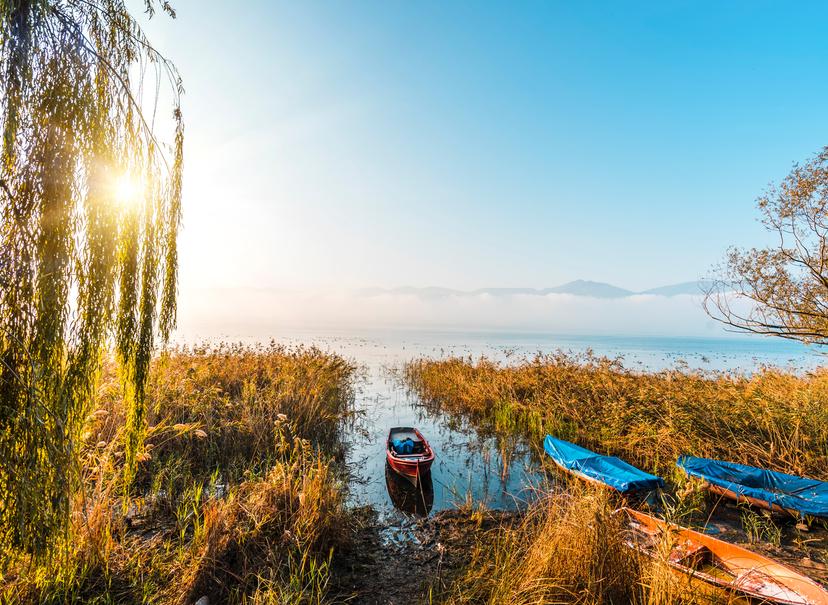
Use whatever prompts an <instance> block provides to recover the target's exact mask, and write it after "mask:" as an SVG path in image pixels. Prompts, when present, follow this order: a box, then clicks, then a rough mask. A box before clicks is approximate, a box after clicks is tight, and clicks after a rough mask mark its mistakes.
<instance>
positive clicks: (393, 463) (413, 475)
mask: <svg viewBox="0 0 828 605" xmlns="http://www.w3.org/2000/svg"><path fill="white" fill-rule="evenodd" d="M408 440H410V441H411V443H410V448H409V449H410V450H411V453H398V452H397V451H396V450H395V449H394V442H395V441H396V442H398V443H404V442H407V441H408ZM385 457H386V459H387V460H388V465H389V466H390V467H391V468H392V469H393V470H394V471H395V472H397V473H398V474H400V475H402V476H403V477H405V478H406V479H408V480H409V481H411V482H412V483H414V485H417V484H418V483H419V481H420V477H422V476H423V475H426V474H427V473H429V472H430V470H431V464H432V463H433V462H434V451H433V450H432V449H431V446H430V445H429V444H428V441H426V438H425V437H423V434H422V433H421V432H420V431H418V430H417V429H415V428H413V427H410V426H395V427H394V428H392V429H391V430H390V431H388V441H387V443H386V447H385Z"/></svg>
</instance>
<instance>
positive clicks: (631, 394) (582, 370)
mask: <svg viewBox="0 0 828 605" xmlns="http://www.w3.org/2000/svg"><path fill="white" fill-rule="evenodd" d="M404 377H405V379H406V381H407V383H408V384H409V385H410V387H411V388H412V389H414V390H415V391H416V392H417V393H418V394H419V395H420V396H421V398H422V399H423V400H424V401H426V402H427V405H429V406H431V407H432V408H434V409H437V410H442V411H444V412H448V413H450V414H452V415H459V416H461V417H464V418H467V419H468V420H470V421H471V422H472V423H473V424H474V425H475V426H477V427H478V428H480V429H482V430H484V431H489V432H492V433H494V434H495V435H497V436H498V437H499V438H501V439H504V440H514V439H516V438H520V439H525V440H528V441H529V442H530V443H531V444H534V445H535V446H540V444H541V443H542V440H543V437H544V436H545V435H546V434H552V435H555V436H558V437H561V438H563V439H568V440H571V441H575V442H577V443H579V444H581V445H583V446H585V447H589V448H591V449H594V450H596V451H599V452H601V453H606V454H611V455H617V456H620V457H622V458H623V459H625V460H627V461H629V462H631V463H633V464H635V465H637V466H640V467H641V468H644V469H645V470H648V471H650V472H654V473H658V474H662V475H664V476H666V477H668V478H673V479H675V480H676V481H680V480H681V476H680V473H679V472H678V471H677V470H676V467H675V461H676V458H677V457H678V456H679V455H681V454H691V455H696V456H704V457H713V458H721V459H725V460H731V461H734V462H741V463H745V464H751V465H756V466H762V467H766V468H770V469H773V470H778V471H783V472H789V473H794V474H800V475H807V476H810V477H814V478H818V479H823V480H828V370H817V371H815V372H811V373H806V374H802V375H798V374H794V373H790V372H784V371H781V370H778V369H772V368H766V369H762V370H760V371H758V372H756V373H754V374H752V375H749V376H748V375H741V374H733V373H715V372H700V371H686V370H664V371H661V372H652V373H643V372H636V371H632V370H629V369H626V368H624V367H623V365H622V364H621V363H620V362H619V361H618V360H611V359H606V358H600V357H595V356H593V355H567V354H564V353H557V354H550V355H539V356H536V357H533V358H530V359H524V360H522V361H519V362H517V363H510V364H508V365H506V364H499V363H496V362H494V361H491V360H489V359H486V358H480V359H477V360H474V359H471V358H458V357H455V358H449V359H444V360H430V359H420V360H415V361H413V362H411V363H409V364H408V365H407V366H406V367H405V370H404Z"/></svg>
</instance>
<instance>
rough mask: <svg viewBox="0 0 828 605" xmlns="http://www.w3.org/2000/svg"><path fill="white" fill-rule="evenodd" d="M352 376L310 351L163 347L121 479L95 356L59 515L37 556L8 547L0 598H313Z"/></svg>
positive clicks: (322, 576) (117, 394) (322, 567)
mask: <svg viewBox="0 0 828 605" xmlns="http://www.w3.org/2000/svg"><path fill="white" fill-rule="evenodd" d="M354 372H355V368H354V366H353V365H351V364H349V363H347V362H345V361H344V360H343V359H342V358H340V357H338V356H336V355H332V354H327V353H323V352H321V351H319V350H316V349H313V348H310V349H304V348H299V349H287V348H283V347H279V346H275V345H271V346H269V347H255V348H253V347H244V346H239V345H220V346H217V347H214V348H209V347H202V348H197V349H177V350H172V351H168V352H165V353H163V354H162V355H161V356H159V357H158V358H157V359H156V360H155V361H154V362H153V364H152V368H151V375H150V378H149V381H148V387H147V398H148V410H147V413H148V429H147V431H146V433H145V436H144V439H143V442H142V445H141V447H140V448H139V456H138V460H139V465H138V472H137V474H136V476H135V480H134V481H133V482H132V483H131V484H130V485H128V486H127V485H125V484H124V482H123V480H122V479H123V476H124V474H123V469H124V427H125V422H126V420H125V418H126V414H125V405H124V395H123V387H122V384H123V381H122V379H121V377H120V376H119V375H118V374H117V371H116V369H115V365H114V364H105V366H104V370H103V371H102V373H101V376H100V379H99V381H98V388H97V391H96V400H95V405H94V408H93V409H94V410H95V411H94V412H93V413H92V414H91V415H90V416H89V418H88V419H87V423H86V427H85V430H84V446H83V458H82V460H80V461H79V464H80V465H81V469H82V472H81V476H82V477H83V489H82V490H81V493H80V495H79V496H78V498H77V499H76V501H75V502H73V505H72V517H71V525H70V527H68V528H67V529H66V531H65V533H64V535H63V536H62V538H61V547H60V549H59V550H58V552H57V553H56V555H55V556H53V557H52V558H51V559H49V560H35V559H32V558H30V557H29V556H27V555H25V554H24V553H22V552H6V553H4V555H5V557H4V560H3V561H2V563H3V567H2V577H0V602H4V603H5V602H9V603H18V602H19V603H192V602H194V601H195V600H197V599H198V598H200V597H201V596H205V595H206V596H208V597H210V601H211V603H271V602H279V603H321V602H324V601H325V598H326V597H325V594H326V588H327V584H328V575H329V562H330V557H331V553H332V552H333V549H335V548H337V547H338V546H340V545H343V544H344V543H345V542H346V541H347V536H346V535H345V530H344V528H345V527H346V526H347V523H346V522H345V521H346V518H347V513H346V511H345V508H344V504H343V486H342V484H341V481H340V479H339V477H338V476H337V473H336V472H335V469H334V458H335V457H337V456H339V455H341V451H340V450H341V446H340V445H339V441H338V428H339V426H340V421H341V419H342V418H343V416H345V415H346V414H348V413H349V411H350V407H351V404H352V401H353V384H352V381H353V375H354Z"/></svg>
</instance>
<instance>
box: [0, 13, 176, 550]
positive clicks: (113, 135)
mask: <svg viewBox="0 0 828 605" xmlns="http://www.w3.org/2000/svg"><path fill="white" fill-rule="evenodd" d="M156 5H157V6H159V7H160V8H161V9H162V10H163V11H164V12H166V13H168V14H169V15H170V16H171V17H174V16H175V13H174V11H173V10H172V8H171V7H170V6H169V4H167V3H166V2H160V3H159V2H157V1H156V0H146V10H147V12H148V13H149V14H150V16H151V15H152V14H153V13H154V11H155V9H156ZM145 81H149V82H152V83H153V84H154V86H153V95H152V98H151V99H145V98H144V97H143V92H144V82H145ZM162 81H166V82H168V83H169V87H168V91H167V89H165V90H164V92H165V93H166V94H168V96H169V99H170V102H171V104H172V107H173V112H172V116H171V118H172V119H171V121H170V124H171V126H170V128H171V139H172V141H171V143H172V144H171V145H164V144H162V142H160V141H159V140H158V139H157V138H156V134H155V133H154V129H155V125H154V124H153V122H154V113H155V110H154V106H155V104H157V102H158V100H159V98H160V97H159V94H160V92H159V91H160V88H159V84H160V82H162ZM181 92H182V90H181V81H180V78H179V77H178V74H177V72H176V71H175V68H174V67H173V65H172V64H171V63H170V62H169V61H167V60H166V59H165V58H164V57H163V56H161V55H160V54H159V53H158V52H157V51H155V50H154V49H153V47H152V46H151V45H150V43H149V42H148V40H147V39H146V38H145V36H144V34H143V32H142V31H141V29H140V28H139V27H138V24H137V23H136V21H135V20H134V19H133V18H132V16H131V15H130V14H129V13H128V12H127V9H126V7H125V5H124V3H123V2H122V1H121V0H0V120H2V122H0V130H1V131H2V148H1V149H0V540H3V541H4V544H13V545H15V546H17V547H21V548H24V549H26V550H28V551H30V552H33V553H36V554H37V553H43V552H46V551H47V550H48V548H49V546H50V544H51V543H52V539H53V537H54V536H55V535H56V534H57V533H58V532H59V531H60V530H61V528H65V527H66V525H67V521H68V516H69V506H70V500H71V497H72V494H73V493H74V490H75V489H76V488H77V479H78V478H77V473H76V468H77V467H76V460H77V455H78V447H79V442H80V431H81V428H82V424H83V420H84V418H85V417H86V416H87V415H88V413H89V412H90V410H89V402H90V400H91V390H92V387H93V382H94V377H95V373H96V371H97V369H98V366H99V361H100V357H101V354H102V351H103V349H104V347H106V346H107V343H109V342H114V344H115V349H116V351H117V355H118V358H119V361H120V363H121V364H122V367H123V368H124V375H125V376H126V383H127V384H126V387H127V392H128V393H129V394H130V401H131V405H130V409H129V418H128V430H127V438H126V447H125V454H126V469H127V478H126V479H127V483H128V482H129V480H130V473H131V471H132V468H133V466H134V460H135V456H136V454H137V451H138V448H139V446H140V443H141V430H142V426H143V423H144V385H145V384H146V376H147V369H148V366H149V362H150V359H151V355H152V351H153V348H154V341H155V336H156V335H157V334H159V333H160V335H161V337H162V338H164V339H166V338H167V337H168V335H169V333H170V330H171V329H172V328H173V327H174V324H175V300H176V292H177V252H176V240H177V233H178V226H179V223H180V216H181V175H182V145H183V127H182V121H181V112H180V109H179V97H180V94H181ZM145 107H149V108H151V109H152V111H146V112H145V111H144V108H145ZM145 115H147V116H152V117H151V118H150V120H149V121H148V120H147V119H146V118H145Z"/></svg>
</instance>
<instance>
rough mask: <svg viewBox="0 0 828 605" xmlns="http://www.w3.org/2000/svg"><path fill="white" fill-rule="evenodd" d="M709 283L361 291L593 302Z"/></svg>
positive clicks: (699, 289) (694, 290) (696, 291)
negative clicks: (584, 298)
mask: <svg viewBox="0 0 828 605" xmlns="http://www.w3.org/2000/svg"><path fill="white" fill-rule="evenodd" d="M710 286H711V282H708V281H688V282H682V283H680V284H672V285H669V286H661V287H659V288H651V289H649V290H643V291H641V292H634V291H632V290H626V289H625V288H619V287H618V286H613V285H612V284H607V283H604V282H597V281H588V280H583V279H577V280H575V281H571V282H569V283H566V284H563V285H560V286H555V287H553V288H481V289H479V290H452V289H451V288H435V287H428V288H413V287H410V286H407V287H403V288H366V289H362V290H359V291H358V293H359V294H360V295H362V296H381V295H383V294H407V295H411V296H418V297H420V298H428V299H434V298H448V297H450V296H476V295H480V294H487V295H489V296H516V295H524V296H545V295H546V294H571V295H573V296H588V297H591V298H626V297H628V296H636V295H641V294H649V295H653V296H679V295H682V294H690V295H702V294H703V293H704V292H705V291H706V290H707V289H709V287H710Z"/></svg>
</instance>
